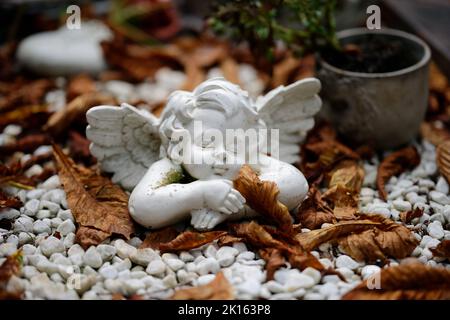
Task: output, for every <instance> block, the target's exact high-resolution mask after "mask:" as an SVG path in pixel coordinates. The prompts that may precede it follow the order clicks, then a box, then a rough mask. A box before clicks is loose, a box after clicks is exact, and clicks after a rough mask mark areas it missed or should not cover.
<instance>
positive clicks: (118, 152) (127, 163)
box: [86, 103, 161, 190]
mask: <svg viewBox="0 0 450 320" xmlns="http://www.w3.org/2000/svg"><path fill="white" fill-rule="evenodd" d="M86 118H87V121H88V124H89V125H88V127H87V129H86V136H87V138H88V139H89V140H90V141H91V142H92V143H91V145H90V150H91V153H92V155H94V156H95V157H96V158H97V160H98V161H99V162H100V164H101V169H102V170H103V171H106V172H113V173H114V175H113V176H112V181H113V182H114V183H118V184H120V185H121V186H122V187H124V188H125V189H128V190H131V189H133V188H134V187H135V186H136V185H137V183H138V182H139V181H140V180H141V179H142V177H143V176H144V174H145V173H146V171H147V169H148V168H149V167H150V166H151V164H152V163H153V162H155V161H157V160H158V159H159V155H160V153H159V151H160V146H161V139H160V137H159V133H158V126H159V120H158V118H156V117H155V116H153V115H152V114H151V113H149V112H147V111H145V110H138V109H136V108H135V107H132V106H130V105H128V104H126V103H123V104H122V105H121V106H120V107H115V106H97V107H94V108H91V109H89V111H88V112H87V114H86Z"/></svg>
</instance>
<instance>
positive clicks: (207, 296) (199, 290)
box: [171, 272, 234, 300]
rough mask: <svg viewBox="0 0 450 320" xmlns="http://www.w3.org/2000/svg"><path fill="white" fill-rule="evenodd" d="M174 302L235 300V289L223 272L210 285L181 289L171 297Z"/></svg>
mask: <svg viewBox="0 0 450 320" xmlns="http://www.w3.org/2000/svg"><path fill="white" fill-rule="evenodd" d="M171 299H172V300H233V299H234V292H233V287H232V286H231V284H230V283H229V282H228V280H227V279H226V278H225V276H224V275H223V273H222V272H219V273H217V274H216V277H215V278H214V280H213V281H211V282H210V283H208V284H206V285H203V286H199V287H194V288H188V289H179V290H177V291H175V293H174V295H173V296H172V297H171Z"/></svg>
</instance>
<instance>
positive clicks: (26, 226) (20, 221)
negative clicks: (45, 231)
mask: <svg viewBox="0 0 450 320" xmlns="http://www.w3.org/2000/svg"><path fill="white" fill-rule="evenodd" d="M14 231H16V232H20V231H23V232H33V219H31V218H30V217H28V216H25V215H22V216H20V217H19V218H17V219H16V221H14Z"/></svg>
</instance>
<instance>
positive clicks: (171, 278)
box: [162, 273, 178, 288]
mask: <svg viewBox="0 0 450 320" xmlns="http://www.w3.org/2000/svg"><path fill="white" fill-rule="evenodd" d="M162 282H163V284H164V286H165V287H166V288H175V287H176V286H177V284H178V283H177V277H176V276H175V274H173V273H172V274H168V275H167V276H165V277H164V278H163V279H162Z"/></svg>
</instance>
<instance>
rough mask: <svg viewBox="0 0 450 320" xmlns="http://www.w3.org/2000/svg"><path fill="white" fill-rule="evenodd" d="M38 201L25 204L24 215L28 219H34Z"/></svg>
mask: <svg viewBox="0 0 450 320" xmlns="http://www.w3.org/2000/svg"><path fill="white" fill-rule="evenodd" d="M39 202H40V201H39V200H38V199H31V200H29V201H27V202H26V203H25V206H24V207H25V210H24V214H26V215H27V216H30V217H34V216H35V215H36V213H37V212H38V210H39Z"/></svg>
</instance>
